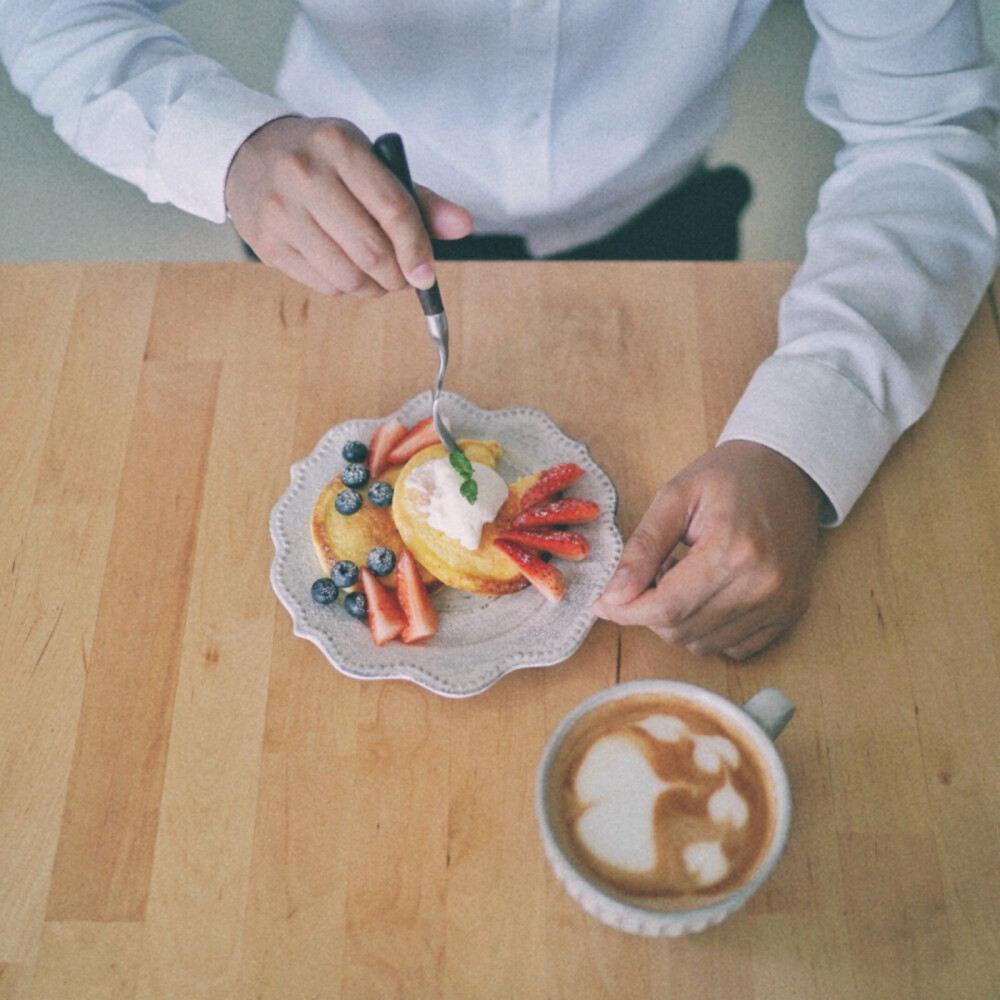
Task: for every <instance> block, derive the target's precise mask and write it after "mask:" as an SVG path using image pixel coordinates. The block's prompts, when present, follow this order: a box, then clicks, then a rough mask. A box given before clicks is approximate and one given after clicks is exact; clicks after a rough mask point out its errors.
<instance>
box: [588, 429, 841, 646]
mask: <svg viewBox="0 0 1000 1000" xmlns="http://www.w3.org/2000/svg"><path fill="white" fill-rule="evenodd" d="M821 501H822V493H821V492H820V490H819V489H818V487H817V486H816V485H815V483H814V482H813V481H812V480H811V479H810V478H809V477H808V476H807V475H806V474H805V473H804V472H802V470H801V469H799V467H798V466H797V465H795V464H794V463H793V462H791V461H789V460H788V459H787V458H785V457H784V456H782V455H779V454H778V453H777V452H775V451H772V450H771V449H770V448H765V447H764V446H763V445H759V444H753V443H751V442H748V441H730V442H727V443H725V444H722V445H720V446H719V447H717V448H716V449H715V450H714V451H711V452H709V453H708V454H706V455H703V456H702V457H701V458H700V459H698V460H697V461H696V462H694V463H692V464H691V465H689V466H688V467H687V468H686V469H684V470H683V471H682V472H681V473H680V474H679V475H678V476H676V477H675V478H674V479H672V480H671V481H670V482H669V483H667V484H666V485H664V486H662V487H660V489H659V491H658V492H657V493H656V496H655V497H654V498H653V502H652V504H651V505H650V507H649V510H648V511H647V512H646V514H645V515H644V516H643V518H642V520H641V521H640V523H639V526H638V527H637V528H636V530H635V532H634V533H633V535H632V536H631V538H630V539H629V540H628V542H627V543H626V545H625V550H624V552H623V554H622V558H621V562H620V563H619V566H618V569H617V570H616V572H615V574H614V576H613V577H612V578H611V580H610V582H609V583H608V586H607V588H606V589H605V591H604V593H603V594H602V595H601V596H600V597H599V598H598V600H597V601H596V602H595V604H594V607H593V610H594V612H595V614H598V615H600V617H602V618H607V619H610V620H611V621H614V622H617V623H619V624H621V625H645V626H647V627H649V628H650V629H652V631H653V632H655V633H656V634H657V635H659V636H660V637H661V638H663V639H664V640H666V641H667V642H669V643H671V644H675V645H683V646H686V647H687V648H688V649H689V650H691V651H692V652H694V653H700V654H707V653H724V654H726V655H727V656H730V657H733V658H734V659H738V660H742V659H746V658H747V657H749V656H752V655H753V654H754V653H756V652H759V651H760V650H761V649H763V648H764V647H765V646H767V645H769V644H770V643H771V642H773V641H774V640H775V639H776V638H777V637H778V636H779V635H781V634H782V633H783V632H784V631H785V630H786V629H788V628H789V627H790V626H792V625H793V624H794V623H795V622H796V621H798V619H799V618H800V617H801V616H802V615H803V614H804V613H805V610H806V608H807V607H808V604H809V592H810V588H811V584H812V574H813V569H814V566H815V563H816V555H817V549H818V545H819V514H820V505H821ZM682 542H683V543H686V544H687V545H688V546H690V548H689V550H688V551H687V553H686V554H685V555H683V557H682V558H680V559H679V560H678V559H676V558H675V557H674V555H673V553H674V551H675V549H676V547H677V546H678V544H679V543H682Z"/></svg>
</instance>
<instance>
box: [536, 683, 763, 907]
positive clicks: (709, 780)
mask: <svg viewBox="0 0 1000 1000" xmlns="http://www.w3.org/2000/svg"><path fill="white" fill-rule="evenodd" d="M765 775H766V772H765V769H764V767H763V764H762V763H761V761H760V759H759V756H758V755H757V754H756V753H755V752H754V751H753V750H752V749H751V748H750V747H749V745H748V744H746V742H745V741H744V740H743V739H742V737H741V736H740V735H739V734H738V732H737V731H735V730H733V729H731V728H728V727H724V726H723V725H722V724H720V722H719V721H718V720H716V719H715V717H714V716H712V715H710V714H709V713H707V712H706V711H705V710H704V709H702V708H700V707H699V706H696V705H694V704H692V703H688V702H685V701H683V700H682V699H679V698H676V697H673V696H667V697H663V696H659V695H636V696H632V697H629V698H626V699H622V700H619V701H617V702H611V703H608V704H606V705H604V706H601V707H600V708H598V709H597V710H596V711H595V712H593V713H591V714H590V715H588V716H586V717H584V719H582V720H581V722H580V723H578V724H577V726H576V727H575V728H574V730H573V731H571V733H570V734H569V735H568V738H567V741H566V743H565V744H564V748H563V750H562V751H561V752H560V754H558V755H557V762H556V765H555V767H554V770H553V783H552V785H551V786H550V793H549V804H548V808H549V812H550V815H551V816H552V817H553V823H554V827H555V829H556V835H557V837H558V838H559V839H560V841H561V842H562V843H563V846H564V850H566V851H567V853H569V855H570V856H571V857H574V858H575V859H576V863H577V865H578V866H579V867H581V868H582V869H584V870H585V871H589V872H590V873H591V874H592V875H593V876H594V877H596V878H597V880H598V881H600V882H602V883H606V887H608V888H610V889H611V891H613V892H615V893H616V894H618V895H621V896H623V897H625V898H636V899H637V900H641V902H642V903H643V904H644V905H652V906H657V907H661V908H665V909H673V908H679V907H685V906H691V905H700V904H701V903H703V902H706V901H708V900H709V899H711V898H714V897H715V896H718V895H723V894H725V893H726V892H728V891H730V890H731V889H733V888H735V887H736V886H737V885H739V884H740V883H741V882H742V881H743V880H744V879H745V878H746V877H748V875H749V874H750V872H752V870H753V869H754V867H755V866H756V865H757V863H758V862H759V861H760V859H761V858H762V857H763V855H764V854H765V853H766V850H767V844H768V842H769V840H770V837H771V832H772V830H773V823H774V819H773V815H774V809H773V801H772V792H771V790H770V783H769V781H768V779H767V778H766V776H765ZM559 817H562V819H560V818H559Z"/></svg>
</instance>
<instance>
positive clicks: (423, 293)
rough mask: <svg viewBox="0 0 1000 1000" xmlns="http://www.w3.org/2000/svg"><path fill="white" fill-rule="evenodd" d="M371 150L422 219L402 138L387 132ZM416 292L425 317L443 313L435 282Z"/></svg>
mask: <svg viewBox="0 0 1000 1000" xmlns="http://www.w3.org/2000/svg"><path fill="white" fill-rule="evenodd" d="M372 148H373V149H374V151H375V155H376V156H377V157H378V158H379V159H380V160H381V161H382V163H383V164H385V166H387V167H388V168H389V170H391V171H392V173H393V175H394V176H395V178H396V180H398V181H399V182H400V184H402V185H403V187H405V188H406V190H407V191H409V193H410V197H411V198H413V200H414V202H416V205H417V211H418V212H420V217H421V219H423V212H422V211H421V209H420V202H419V201H417V196H416V193H415V192H414V190H413V180H412V178H411V177H410V165H409V163H407V161H406V150H405V149H404V148H403V139H402V137H401V136H400V135H399V134H398V133H396V132H387V133H386V134H385V135H380V136H379V137H378V138H377V139H376V140H375V142H374V143H372ZM424 224H425V225H426V220H424ZM416 292H417V298H418V299H420V306H421V308H422V309H423V310H424V315H425V316H438V315H440V314H441V313H443V312H444V303H443V302H442V301H441V290H440V289H439V288H438V283H437V282H436V281H435V282H434V284H433V285H432V286H431V287H430V288H418V289H417V290H416Z"/></svg>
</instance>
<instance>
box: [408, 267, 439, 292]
mask: <svg viewBox="0 0 1000 1000" xmlns="http://www.w3.org/2000/svg"><path fill="white" fill-rule="evenodd" d="M410 284H411V285H413V286H414V288H430V287H431V285H433V284H434V268H433V267H431V266H430V264H421V265H420V266H419V267H416V268H414V269H413V271H412V272H411V273H410Z"/></svg>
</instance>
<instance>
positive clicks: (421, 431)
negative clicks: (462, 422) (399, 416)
mask: <svg viewBox="0 0 1000 1000" xmlns="http://www.w3.org/2000/svg"><path fill="white" fill-rule="evenodd" d="M440 443H441V439H440V438H439V437H438V436H437V431H436V430H434V424H433V422H432V420H431V418H430V417H425V418H424V419H423V420H421V421H420V423H418V424H414V425H413V426H412V427H411V428H410V429H409V430H408V431H407V432H406V434H404V435H403V437H402V438H401V439H400V440H399V441H397V442H396V444H395V446H394V447H393V449H392V451H390V452H389V455H388V457H387V461H388V464H389V465H402V464H403V463H404V462H408V461H409V460H410V459H411V458H413V456H414V455H416V453H417V452H418V451H423V450H424V448H427V447H429V446H430V445H432V444H440Z"/></svg>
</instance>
